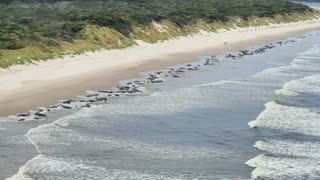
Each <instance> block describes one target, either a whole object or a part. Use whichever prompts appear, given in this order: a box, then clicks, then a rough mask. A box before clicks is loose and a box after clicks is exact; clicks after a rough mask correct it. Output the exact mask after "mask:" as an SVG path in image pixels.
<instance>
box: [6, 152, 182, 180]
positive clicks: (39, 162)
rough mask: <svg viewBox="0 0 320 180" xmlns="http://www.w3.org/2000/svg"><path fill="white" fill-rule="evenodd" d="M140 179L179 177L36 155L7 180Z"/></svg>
mask: <svg viewBox="0 0 320 180" xmlns="http://www.w3.org/2000/svg"><path fill="white" fill-rule="evenodd" d="M44 178H45V179H61V178H63V179H67V180H68V179H70V180H71V179H78V180H82V179H83V180H84V179H92V180H95V179H97V180H101V179H110V180H112V179H114V180H116V179H117V180H127V179H132V180H133V179H141V180H149V179H150V180H162V179H168V180H179V179H181V178H179V177H177V178H176V177H168V176H165V175H157V174H150V173H144V172H137V171H126V170H121V169H106V168H104V167H99V166H95V165H94V162H87V161H84V160H77V159H63V158H55V157H50V156H46V155H38V156H36V157H35V158H33V159H32V160H30V161H29V162H27V163H26V164H25V165H24V166H22V167H21V168H20V169H19V171H18V173H17V174H16V175H14V176H12V177H11V178H8V179H7V180H31V179H44Z"/></svg>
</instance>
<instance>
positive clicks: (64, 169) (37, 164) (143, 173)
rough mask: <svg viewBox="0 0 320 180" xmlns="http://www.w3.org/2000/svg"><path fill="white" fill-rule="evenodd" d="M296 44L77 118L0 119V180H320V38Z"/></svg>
mask: <svg viewBox="0 0 320 180" xmlns="http://www.w3.org/2000/svg"><path fill="white" fill-rule="evenodd" d="M294 39H295V40H296V42H295V43H288V44H286V45H283V46H278V47H276V48H273V49H271V50H269V51H268V52H266V53H263V54H258V55H253V56H246V57H244V58H241V59H236V60H231V59H226V58H224V56H220V57H219V58H220V59H221V62H220V63H217V64H216V65H214V66H203V67H201V70H200V71H190V72H187V73H184V74H183V75H181V77H180V78H172V79H170V78H168V79H166V80H165V83H163V84H149V85H146V87H145V92H144V93H142V94H141V95H137V96H128V97H122V98H118V99H114V100H111V101H108V102H107V103H106V104H103V105H97V106H93V107H91V108H84V109H82V110H80V111H74V113H73V114H70V112H68V111H57V112H55V113H51V114H50V118H49V119H48V120H43V121H27V122H16V121H13V120H9V119H8V118H1V119H0V179H6V178H7V179H18V180H19V179H68V180H69V179H70V180H71V179H97V180H101V179H106V180H109V179H111V180H112V179H117V180H119V179H125V180H128V179H129V180H131V179H132V180H140V179H146V180H160V179H161V180H162V179H169V180H170V179H175V180H178V179H208V180H211V179H213V180H214V179H252V178H253V179H277V180H279V179H280V180H281V179H320V173H319V171H320V165H319V163H318V162H319V160H320V153H319V148H320V141H319V140H320V139H319V136H320V123H319V122H318V121H319V120H320V103H319V102H320V101H319V100H320V45H319V44H318V43H319V42H320V41H319V40H320V36H319V35H318V32H312V33H309V34H308V35H307V36H306V38H294ZM146 74H147V73H146Z"/></svg>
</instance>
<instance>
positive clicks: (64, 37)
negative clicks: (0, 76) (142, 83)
mask: <svg viewBox="0 0 320 180" xmlns="http://www.w3.org/2000/svg"><path fill="white" fill-rule="evenodd" d="M317 13H318V12H315V11H314V10H312V9H311V8H309V7H307V6H304V5H302V4H295V3H292V2H289V1H286V0H277V1H276V0H270V1H265V0H188V1H185V0H90V1H87V0H20V1H13V0H0V67H2V68H6V67H9V66H11V65H14V64H24V63H32V62H34V61H36V60H45V59H51V58H57V57H61V56H63V55H67V54H78V53H83V52H85V51H94V50H99V49H101V48H105V49H113V48H125V47H128V46H131V45H133V44H135V40H136V39H140V40H143V41H146V42H149V43H154V42H157V41H159V40H167V39H170V38H174V37H178V36H185V35H190V34H193V33H198V32H199V31H200V30H202V31H209V32H215V31H217V30H219V29H230V28H235V27H246V26H261V25H267V24H270V23H284V22H295V21H303V20H308V19H312V18H314V17H315V16H316V15H317Z"/></svg>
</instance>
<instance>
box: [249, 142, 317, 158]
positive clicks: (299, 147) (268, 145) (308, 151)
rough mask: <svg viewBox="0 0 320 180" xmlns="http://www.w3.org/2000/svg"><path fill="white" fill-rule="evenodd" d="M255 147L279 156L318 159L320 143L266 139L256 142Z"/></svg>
mask: <svg viewBox="0 0 320 180" xmlns="http://www.w3.org/2000/svg"><path fill="white" fill-rule="evenodd" d="M255 147H256V148H257V149H259V150H262V151H265V152H268V153H272V154H276V155H281V156H291V157H293V156H295V157H306V158H320V151H319V149H320V143H317V142H303V141H293V140H273V139H268V140H266V141H258V142H256V144H255Z"/></svg>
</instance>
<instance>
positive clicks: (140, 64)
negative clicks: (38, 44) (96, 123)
mask: <svg viewBox="0 0 320 180" xmlns="http://www.w3.org/2000/svg"><path fill="white" fill-rule="evenodd" d="M258 28H259V27H258ZM260 28H261V29H260ZM260 28H259V29H255V28H248V29H241V30H234V31H235V32H221V33H218V34H216V35H214V36H211V35H204V36H201V37H199V36H196V37H187V38H189V39H190V38H191V39H193V40H192V41H188V40H185V39H182V40H179V39H177V40H170V41H168V42H164V43H159V44H161V46H162V48H164V49H165V46H166V44H170V43H171V46H169V45H168V47H167V48H168V49H169V48H171V50H170V51H169V50H168V53H167V54H165V50H163V52H162V53H159V54H157V55H154V56H147V57H146V56H144V57H143V58H141V59H140V60H139V61H138V60H137V61H128V62H126V61H124V62H118V63H114V64H113V65H112V66H111V65H110V66H103V65H105V64H104V63H105V62H104V63H101V68H89V67H88V69H90V70H87V71H86V67H85V66H84V65H83V64H82V65H81V63H82V62H85V61H91V60H92V58H94V56H95V54H97V53H98V54H99V53H100V55H99V56H98V57H103V55H108V51H104V52H97V53H88V54H86V55H80V57H81V59H80V60H77V59H76V60H73V61H72V58H70V59H71V60H70V59H68V61H64V60H56V61H49V62H44V63H40V64H39V65H37V66H34V65H32V66H27V67H14V68H12V69H10V70H8V71H3V72H0V83H1V84H4V85H2V87H3V88H1V87H0V116H8V115H11V114H16V113H19V112H26V111H28V110H31V109H35V108H36V107H43V106H48V105H52V104H55V103H57V101H58V100H61V99H70V98H72V97H75V96H76V95H79V94H83V93H84V92H85V91H86V90H89V89H109V88H111V87H113V86H115V85H116V84H117V83H118V81H119V80H124V79H130V78H134V77H139V74H140V73H141V72H144V71H148V70H152V69H161V68H165V67H168V66H171V65H176V64H181V63H187V62H192V61H195V60H196V59H197V57H199V56H201V55H216V54H222V53H224V52H228V51H237V50H240V49H244V48H246V47H249V46H255V45H263V44H267V43H271V42H274V41H276V40H281V39H286V38H288V37H291V36H296V35H300V34H304V33H306V32H308V31H312V30H317V29H320V22H319V21H316V22H312V23H308V24H291V25H279V26H278V27H270V28H268V27H260ZM228 35H229V36H231V35H232V36H234V37H228ZM236 36H238V37H236ZM241 37H243V38H241ZM197 38H198V39H199V41H197ZM210 38H212V39H211V43H212V45H210ZM217 38H218V39H219V41H216V43H215V40H216V39H217ZM204 39H206V40H207V42H204V43H203V46H202V43H201V41H203V40H204ZM232 39H234V41H233V40H232ZM179 41H180V42H179ZM224 41H227V42H228V43H227V44H224V43H223V42H224ZM185 42H198V43H195V44H193V45H190V44H189V46H188V47H187V48H185V51H182V50H183V48H181V47H177V52H176V53H175V52H174V50H172V45H175V46H179V45H182V44H183V43H185ZM143 46H144V45H143V44H142V45H141V46H140V47H139V49H140V50H141V49H143ZM147 46H149V47H146V51H147V50H150V48H151V49H154V48H157V47H158V46H157V45H147ZM163 46H164V47H163ZM193 46H194V50H192V47H193ZM133 48H135V47H132V48H128V49H129V50H126V49H125V50H118V51H130V50H131V51H133V50H132V49H133ZM137 49H138V48H137ZM111 51H112V50H111ZM104 53H105V54H104ZM137 53H140V54H141V53H142V54H143V52H137ZM148 53H149V52H148ZM149 54H150V53H149ZM123 55H125V54H123ZM76 58H77V57H76ZM108 58H109V59H110V57H108ZM127 58H128V59H129V58H130V57H127ZM135 59H139V57H138V56H137V57H135ZM66 62H67V63H70V62H71V64H68V65H66V66H65V67H64V69H62V70H61V68H60V69H59V68H58V67H57V65H61V66H63V65H65V64H64V63H66ZM92 63H95V62H92ZM77 64H80V65H81V66H80V67H78V66H77ZM44 66H46V67H48V66H50V68H52V69H53V70H52V71H48V74H50V73H51V75H50V78H46V76H43V77H41V78H24V76H23V73H21V72H28V71H29V72H30V73H32V72H37V70H39V75H41V73H43V74H44V75H45V74H46V71H43V70H41V68H42V67H44ZM55 68H57V71H56V72H57V77H55V76H54V72H55V71H54V69H55ZM42 71H43V72H42ZM64 71H65V72H66V73H65V75H64V74H63V72H64ZM69 71H74V72H78V73H74V74H72V73H71V74H70V73H69V74H68V72H69ZM40 72H41V73H40ZM19 73H20V74H19ZM52 73H53V74H52ZM58 73H59V74H58ZM61 73H62V74H61ZM16 75H17V77H16ZM20 76H21V77H20ZM7 77H9V78H7ZM26 77H27V76H26ZM48 77H49V76H48ZM15 81H17V82H18V83H17V84H18V85H15V83H16V82H15ZM11 82H12V83H13V85H12V84H11ZM6 83H8V86H6ZM9 85H12V86H9Z"/></svg>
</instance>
